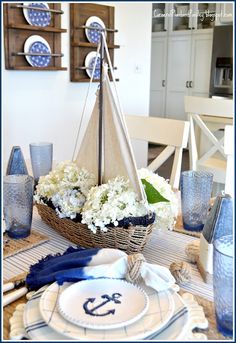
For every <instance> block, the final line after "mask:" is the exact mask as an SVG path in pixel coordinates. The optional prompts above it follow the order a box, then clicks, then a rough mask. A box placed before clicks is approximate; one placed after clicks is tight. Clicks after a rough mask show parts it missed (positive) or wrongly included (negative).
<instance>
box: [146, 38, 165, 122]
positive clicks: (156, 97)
mask: <svg viewBox="0 0 236 343" xmlns="http://www.w3.org/2000/svg"><path fill="white" fill-rule="evenodd" d="M166 60H167V37H166V35H164V36H163V37H154V38H152V55H151V87H150V108H149V115H150V116H152V117H163V116H164V113H165V84H166Z"/></svg>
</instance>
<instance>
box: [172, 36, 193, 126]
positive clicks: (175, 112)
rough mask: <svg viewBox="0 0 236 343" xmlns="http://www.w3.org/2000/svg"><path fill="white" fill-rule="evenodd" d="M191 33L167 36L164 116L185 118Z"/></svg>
mask: <svg viewBox="0 0 236 343" xmlns="http://www.w3.org/2000/svg"><path fill="white" fill-rule="evenodd" d="M190 60H191V34H184V35H178V36H176V35H175V36H169V43H168V67H167V84H166V117H167V118H172V119H182V120H185V119H186V114H185V111H184V96H185V95H188V90H189V89H188V88H187V86H188V84H187V82H188V81H190Z"/></svg>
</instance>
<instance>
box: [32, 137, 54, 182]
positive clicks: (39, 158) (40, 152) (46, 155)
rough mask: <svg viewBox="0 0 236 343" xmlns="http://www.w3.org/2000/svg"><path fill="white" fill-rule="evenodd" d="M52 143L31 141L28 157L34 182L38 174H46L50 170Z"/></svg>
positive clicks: (37, 178)
mask: <svg viewBox="0 0 236 343" xmlns="http://www.w3.org/2000/svg"><path fill="white" fill-rule="evenodd" d="M52 158H53V144H52V143H44V142H40V143H31V144H30V159H31V165H32V170H33V175H34V179H35V181H36V183H37V182H38V180H39V178H40V176H44V175H47V174H48V173H49V172H50V171H51V170H52Z"/></svg>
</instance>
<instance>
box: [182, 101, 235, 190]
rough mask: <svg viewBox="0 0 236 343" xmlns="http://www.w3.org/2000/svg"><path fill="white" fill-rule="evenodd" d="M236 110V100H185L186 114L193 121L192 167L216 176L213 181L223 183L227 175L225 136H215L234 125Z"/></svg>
mask: <svg viewBox="0 0 236 343" xmlns="http://www.w3.org/2000/svg"><path fill="white" fill-rule="evenodd" d="M233 109H234V106H233V100H228V99H209V98H201V97H193V96H186V97H185V112H187V113H188V118H189V122H190V137H189V157H190V168H191V169H193V170H208V171H209V172H212V173H213V175H214V178H213V181H214V182H217V183H222V184H224V183H225V176H226V153H225V150H224V145H223V142H224V137H220V138H219V137H218V138H217V134H216V133H217V131H218V130H219V129H220V130H223V131H224V129H225V125H226V124H232V121H233V113H234V111H233ZM206 123H208V124H206ZM213 132H215V134H214V133H213ZM218 132H219V131H218ZM202 133H203V135H202ZM204 139H205V140H204ZM226 139H227V136H226ZM209 143H210V145H209ZM201 150H202V151H201ZM203 150H204V151H203Z"/></svg>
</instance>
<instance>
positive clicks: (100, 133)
mask: <svg viewBox="0 0 236 343" xmlns="http://www.w3.org/2000/svg"><path fill="white" fill-rule="evenodd" d="M100 40H101V47H100V89H99V123H98V184H99V185H101V184H102V162H103V137H102V136H103V117H104V116H103V61H104V42H103V36H102V34H100Z"/></svg>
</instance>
